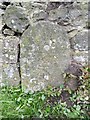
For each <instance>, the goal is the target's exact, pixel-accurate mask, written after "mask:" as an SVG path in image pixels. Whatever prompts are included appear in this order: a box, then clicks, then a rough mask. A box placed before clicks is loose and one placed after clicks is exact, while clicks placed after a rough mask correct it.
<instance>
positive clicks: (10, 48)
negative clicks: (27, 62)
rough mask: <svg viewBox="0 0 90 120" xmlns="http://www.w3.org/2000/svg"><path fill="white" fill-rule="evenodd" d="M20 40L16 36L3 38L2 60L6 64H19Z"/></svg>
mask: <svg viewBox="0 0 90 120" xmlns="http://www.w3.org/2000/svg"><path fill="white" fill-rule="evenodd" d="M18 44H19V38H17V37H15V36H7V37H3V44H2V59H3V62H5V63H17V56H18Z"/></svg>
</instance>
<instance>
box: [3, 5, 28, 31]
mask: <svg viewBox="0 0 90 120" xmlns="http://www.w3.org/2000/svg"><path fill="white" fill-rule="evenodd" d="M4 22H5V23H6V25H7V26H8V27H9V28H11V29H12V30H14V31H16V32H19V33H22V32H23V31H24V30H25V29H26V27H27V26H28V25H29V21H28V18H27V16H26V15H25V13H24V9H23V8H22V7H19V6H14V5H9V6H8V7H7V9H6V11H5V14H4Z"/></svg>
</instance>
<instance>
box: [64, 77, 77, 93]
mask: <svg viewBox="0 0 90 120" xmlns="http://www.w3.org/2000/svg"><path fill="white" fill-rule="evenodd" d="M78 83H79V82H78V79H77V78H69V79H67V82H66V83H65V87H66V88H69V89H71V90H72V91H75V90H77V88H78V86H79V84H78Z"/></svg>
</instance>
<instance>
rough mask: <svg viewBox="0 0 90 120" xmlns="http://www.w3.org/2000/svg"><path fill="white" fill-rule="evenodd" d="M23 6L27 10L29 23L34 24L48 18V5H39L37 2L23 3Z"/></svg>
mask: <svg viewBox="0 0 90 120" xmlns="http://www.w3.org/2000/svg"><path fill="white" fill-rule="evenodd" d="M21 4H22V6H23V7H24V8H25V10H26V13H27V16H28V19H29V22H30V23H31V24H32V23H33V22H36V21H37V20H42V19H46V18H47V13H46V11H45V9H46V3H43V2H41V3H37V2H35V3H34V2H28V3H25V2H24V3H21Z"/></svg>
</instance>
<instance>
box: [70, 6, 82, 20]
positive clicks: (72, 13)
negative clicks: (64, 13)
mask: <svg viewBox="0 0 90 120" xmlns="http://www.w3.org/2000/svg"><path fill="white" fill-rule="evenodd" d="M81 15H82V10H79V9H77V8H75V9H70V10H69V16H70V19H72V20H75V19H76V18H77V17H79V16H81Z"/></svg>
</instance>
